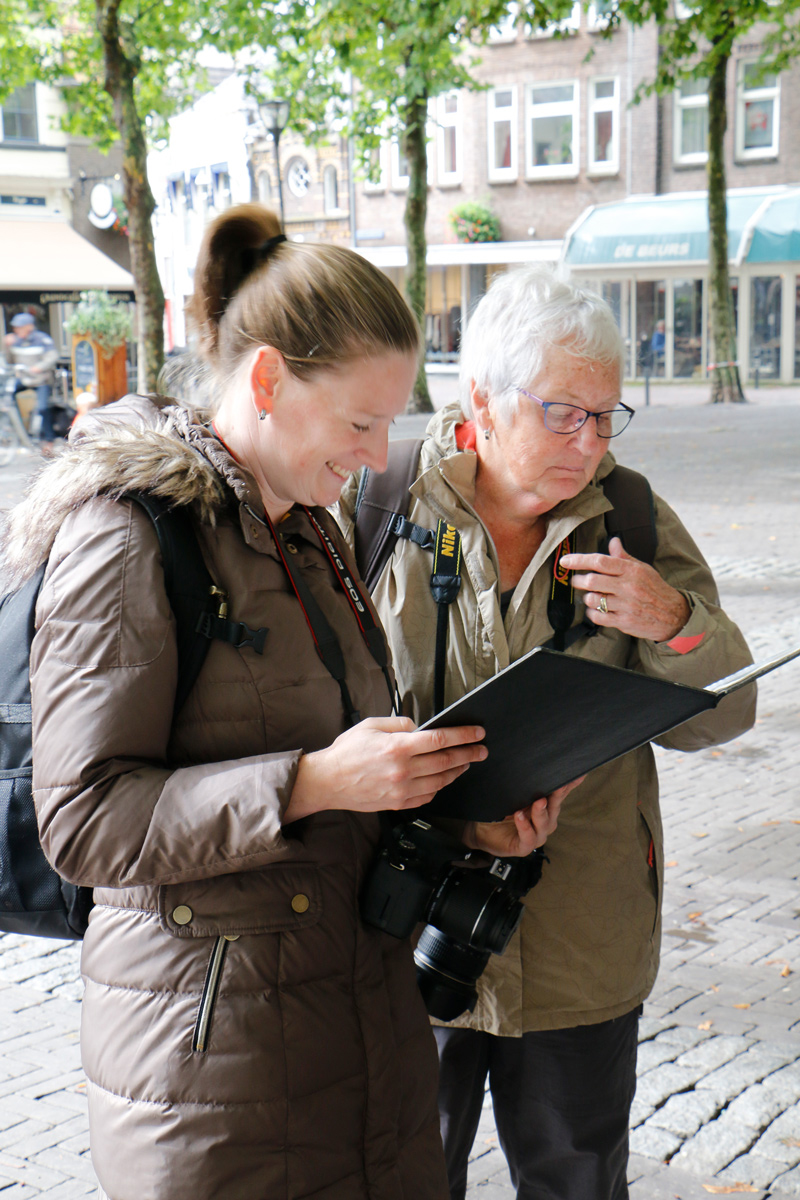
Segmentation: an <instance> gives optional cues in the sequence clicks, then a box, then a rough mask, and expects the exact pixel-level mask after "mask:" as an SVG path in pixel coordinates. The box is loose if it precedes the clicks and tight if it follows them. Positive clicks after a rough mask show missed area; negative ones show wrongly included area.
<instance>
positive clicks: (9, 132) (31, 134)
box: [0, 83, 39, 142]
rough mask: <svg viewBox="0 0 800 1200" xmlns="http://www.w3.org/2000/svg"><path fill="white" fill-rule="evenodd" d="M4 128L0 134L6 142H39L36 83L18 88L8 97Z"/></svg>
mask: <svg viewBox="0 0 800 1200" xmlns="http://www.w3.org/2000/svg"><path fill="white" fill-rule="evenodd" d="M0 115H2V130H0V136H2V140H3V141H4V142H38V140H39V126H38V122H37V120H36V84H34V83H30V84H28V85H27V87H21V88H17V90H16V91H15V92H12V93H11V95H10V96H9V97H8V98H7V100H6V101H5V103H4V104H3V107H2V110H0Z"/></svg>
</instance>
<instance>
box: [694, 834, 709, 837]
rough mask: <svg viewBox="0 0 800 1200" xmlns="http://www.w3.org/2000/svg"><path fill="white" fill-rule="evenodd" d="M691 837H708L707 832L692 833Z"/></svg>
mask: <svg viewBox="0 0 800 1200" xmlns="http://www.w3.org/2000/svg"><path fill="white" fill-rule="evenodd" d="M692 837H696V838H704V837H708V834H707V833H693V834H692Z"/></svg>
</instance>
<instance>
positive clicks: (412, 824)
mask: <svg viewBox="0 0 800 1200" xmlns="http://www.w3.org/2000/svg"><path fill="white" fill-rule="evenodd" d="M385 842H386V844H385V845H384V847H383V849H382V850H381V852H380V854H379V855H378V857H377V859H376V860H375V862H374V863H373V866H372V869H371V871H370V874H369V876H368V878H367V881H366V884H365V887H364V892H363V894H362V898H361V914H362V916H363V918H364V920H365V921H366V922H367V923H368V924H370V925H373V926H375V927H376V928H377V929H381V930H383V931H384V932H385V933H390V934H392V935H393V936H394V937H398V938H403V937H410V935H411V934H412V933H413V931H414V929H415V928H416V926H417V925H418V924H420V922H424V923H425V928H424V929H423V931H422V934H421V935H420V938H419V941H418V943H417V947H416V949H415V951H414V960H415V962H416V965H417V982H418V984H419V987H420V990H421V992H422V995H423V998H424V1000H425V1004H426V1007H427V1009H428V1012H429V1013H430V1014H431V1015H432V1016H434V1017H437V1018H438V1019H439V1020H442V1021H452V1020H454V1019H455V1018H456V1017H458V1016H460V1015H461V1013H463V1012H465V1011H466V1010H467V1009H470V1010H472V1009H473V1008H474V1007H475V1003H476V1001H477V998H478V992H477V989H476V987H475V983H476V981H477V979H478V977H479V976H480V975H481V973H482V972H483V969H484V967H485V966H486V964H487V962H488V961H489V955H490V954H502V953H503V951H504V950H505V948H506V946H507V945H508V943H509V941H510V939H511V936H512V934H513V933H514V931H515V929H516V928H517V926H518V925H519V923H520V920H521V918H522V913H523V911H524V905H523V903H522V900H523V898H524V896H525V895H526V894H527V893H528V892H529V891H530V889H531V888H532V887H533V886H534V885H535V884H536V883H538V882H539V878H540V876H541V871H542V862H543V861H544V855H543V854H542V852H541V851H538V850H537V851H534V852H533V854H532V855H529V856H528V857H527V858H522V859H503V858H495V859H490V858H489V857H488V856H487V855H485V854H482V853H480V852H478V853H475V852H472V851H469V850H467V849H466V847H465V846H464V845H463V844H462V843H461V842H459V841H457V840H456V839H455V838H452V837H450V836H449V835H448V834H446V833H443V832H442V831H441V830H439V829H436V828H434V827H433V826H432V825H429V824H428V822H427V821H423V820H420V819H417V820H414V821H409V822H402V823H400V824H397V825H395V826H394V827H392V828H391V830H390V832H389V834H388V836H387V837H386V839H385Z"/></svg>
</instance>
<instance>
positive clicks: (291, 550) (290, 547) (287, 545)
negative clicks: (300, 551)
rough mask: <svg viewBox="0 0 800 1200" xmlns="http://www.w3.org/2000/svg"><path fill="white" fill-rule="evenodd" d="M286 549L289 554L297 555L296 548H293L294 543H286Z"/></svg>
mask: <svg viewBox="0 0 800 1200" xmlns="http://www.w3.org/2000/svg"><path fill="white" fill-rule="evenodd" d="M286 549H287V550H288V551H289V553H290V554H297V546H295V544H294V542H286Z"/></svg>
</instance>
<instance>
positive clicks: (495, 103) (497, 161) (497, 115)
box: [487, 87, 518, 183]
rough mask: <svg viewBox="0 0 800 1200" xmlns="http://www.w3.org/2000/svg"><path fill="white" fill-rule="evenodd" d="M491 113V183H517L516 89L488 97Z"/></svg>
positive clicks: (489, 120)
mask: <svg viewBox="0 0 800 1200" xmlns="http://www.w3.org/2000/svg"><path fill="white" fill-rule="evenodd" d="M487 100H488V105H489V112H488V125H489V137H488V147H489V179H490V180H491V182H492V183H502V182H503V181H504V180H508V179H516V178H517V173H518V166H517V89H516V88H515V87H510V88H498V89H497V90H496V91H494V92H489V94H488V96H487Z"/></svg>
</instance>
